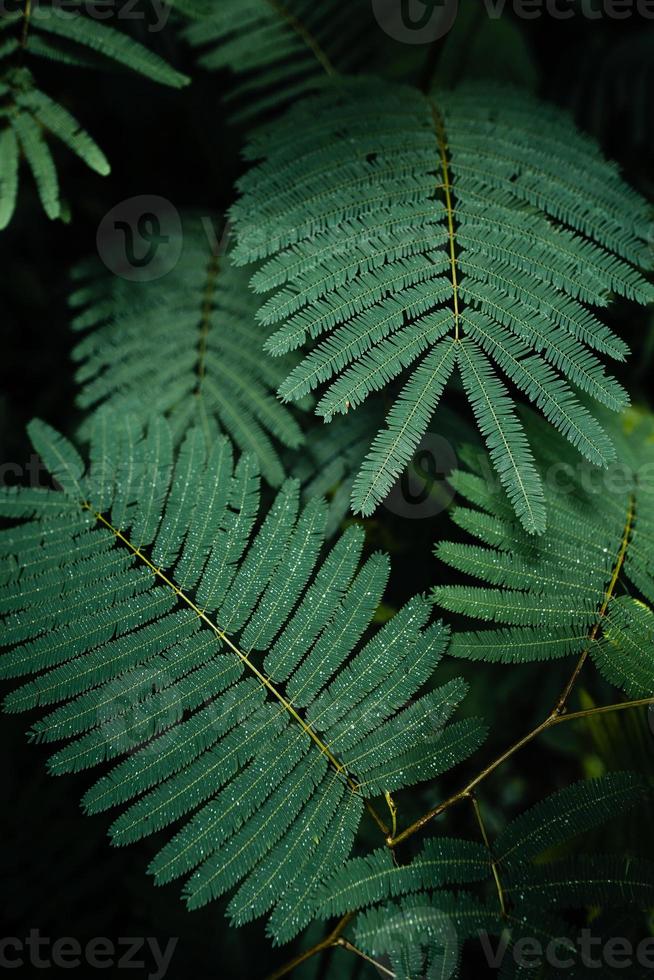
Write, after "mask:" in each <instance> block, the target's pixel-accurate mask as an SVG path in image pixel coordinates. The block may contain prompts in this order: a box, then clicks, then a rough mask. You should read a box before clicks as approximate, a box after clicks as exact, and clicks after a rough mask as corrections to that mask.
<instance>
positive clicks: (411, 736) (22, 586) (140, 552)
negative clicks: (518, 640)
mask: <svg viewBox="0 0 654 980" xmlns="http://www.w3.org/2000/svg"><path fill="white" fill-rule="evenodd" d="M30 435H31V438H32V441H33V445H34V448H35V450H36V451H37V452H38V453H39V455H40V456H41V458H42V460H43V462H44V464H45V465H46V467H47V468H48V469H49V471H50V473H51V474H52V476H53V477H54V478H55V479H56V483H57V487H58V489H55V490H51V491H35V490H32V489H25V490H15V489H14V490H3V491H2V493H0V513H1V514H2V515H3V516H6V517H9V518H11V519H12V520H13V523H12V524H11V526H10V527H8V528H6V529H4V530H2V531H0V553H1V555H2V559H3V563H5V565H6V567H7V569H8V575H7V576H6V577H5V579H4V580H3V583H2V584H1V585H0V610H1V611H2V613H3V614H4V621H3V626H4V638H5V641H6V644H7V646H8V650H7V652H6V653H4V654H3V655H2V657H0V673H1V674H2V675H3V676H5V677H16V678H22V683H21V684H20V685H19V686H17V687H15V688H14V689H13V690H12V691H11V692H10V693H9V694H8V696H7V698H6V701H5V707H6V709H7V710H9V711H19V710H25V709H27V708H32V707H38V706H40V707H42V708H44V709H45V711H44V712H42V714H41V717H40V718H39V719H37V720H36V721H34V722H33V724H32V727H31V731H30V735H31V737H32V738H34V739H36V740H39V741H42V742H47V743H55V742H56V743H61V742H62V741H65V744H63V745H61V744H60V745H57V747H56V749H55V751H54V753H53V755H52V756H51V758H50V762H49V767H50V769H51V771H52V772H53V773H65V772H76V771H79V770H81V769H84V768H88V767H91V766H94V765H96V764H98V763H100V764H102V763H106V762H107V761H111V762H112V766H111V767H110V768H108V769H105V772H104V774H102V775H101V776H100V778H99V779H98V780H97V781H96V782H95V783H94V784H93V785H91V787H90V788H89V789H88V790H87V792H86V793H85V796H84V799H83V806H84V809H85V810H86V811H87V812H89V813H100V812H104V811H106V810H108V809H112V808H114V807H117V806H120V807H121V809H120V811H119V813H118V815H117V816H116V817H115V818H114V821H113V824H112V827H111V835H112V839H113V842H114V843H116V844H126V843H129V842H131V841H136V840H139V839H141V838H142V837H143V836H146V835H148V834H151V833H155V832H159V831H163V830H167V828H171V829H170V831H168V833H167V843H164V844H163V847H162V848H161V849H160V851H159V852H158V853H157V855H155V857H154V859H153V861H152V864H151V871H152V873H153V874H154V875H155V878H156V880H157V881H158V882H161V883H163V882H166V881H171V880H173V879H175V878H177V877H180V876H184V877H185V878H186V883H185V885H184V895H185V898H186V900H187V903H188V905H189V907H190V908H197V907H199V906H201V905H204V904H205V903H206V902H208V901H210V900H212V899H215V898H217V897H218V896H220V895H222V894H223V893H225V892H227V891H232V890H233V889H234V888H236V891H235V893H234V895H233V897H232V899H231V901H230V904H229V907H228V913H229V915H230V917H231V918H232V920H233V921H234V922H244V921H248V920H249V919H251V918H253V917H257V916H259V915H263V914H265V913H267V912H269V911H271V910H272V916H271V919H270V926H269V928H270V932H271V935H272V936H273V937H274V938H275V940H276V941H278V942H286V941H288V940H289V939H291V938H293V936H294V935H296V933H297V932H298V931H299V930H300V929H301V928H303V927H304V926H305V925H306V924H307V922H308V921H309V919H310V918H311V916H312V914H313V909H314V904H312V903H313V901H314V900H313V896H314V893H315V892H316V890H317V889H318V887H319V886H320V884H321V882H322V881H323V880H324V879H325V878H327V877H329V876H330V875H333V874H334V872H335V871H336V870H337V869H338V868H339V867H341V866H342V865H343V864H344V863H345V861H346V860H347V858H348V856H349V854H350V852H351V849H352V846H353V843H354V840H355V837H356V835H357V831H358V828H359V824H360V822H361V818H362V815H363V813H364V810H365V807H366V805H370V800H371V799H372V798H373V797H375V796H377V795H380V794H381V793H383V792H384V791H385V790H386V789H387V788H388V789H391V788H392V789H395V788H401V787H406V786H411V785H414V784H415V783H416V782H419V781H421V780H424V779H428V778H430V777H431V776H432V775H433V774H434V772H436V771H438V772H442V771H445V770H446V769H448V768H450V767H451V766H452V765H454V764H455V763H456V762H457V761H459V760H460V759H462V758H464V757H465V756H466V755H468V754H469V753H470V752H472V751H474V749H475V748H477V747H478V745H479V743H480V742H481V740H482V738H483V727H482V726H481V725H480V723H479V722H478V721H476V720H474V719H472V720H470V719H468V720H466V721H464V722H458V723H453V724H449V721H450V718H451V716H452V714H453V713H454V711H455V709H456V707H457V705H458V704H459V703H460V702H461V700H462V699H463V697H464V696H465V693H466V690H467V689H466V686H465V685H464V684H463V683H462V682H460V681H458V680H451V681H449V682H448V683H446V684H443V685H442V686H441V687H440V688H435V689H433V690H432V689H430V691H429V692H428V693H427V694H423V695H422V696H419V692H420V691H421V689H422V688H423V686H424V685H425V684H426V683H427V682H428V681H430V679H431V676H432V674H433V672H434V670H435V668H436V666H437V665H438V663H439V661H440V659H441V658H442V656H443V653H444V650H445V648H446V646H447V641H448V631H447V629H446V628H445V627H444V626H443V625H442V623H434V624H431V625H429V623H428V620H429V613H430V603H429V601H428V600H427V599H426V598H424V597H418V598H416V599H414V600H411V601H410V602H408V603H407V604H406V605H405V606H404V607H403V608H402V609H400V610H399V611H398V612H397V614H396V615H395V616H394V617H393V618H391V619H390V620H389V621H388V622H387V623H385V625H384V626H383V627H382V628H381V629H378V630H377V631H376V632H374V631H372V630H371V621H372V619H373V616H374V614H375V611H376V608H377V606H378V604H379V601H380V599H381V596H382V594H383V590H384V586H385V584H386V580H387V576H388V562H387V560H386V559H385V558H384V557H382V556H381V555H379V554H375V555H372V556H370V557H369V558H368V560H367V561H366V563H365V564H364V565H363V566H362V567H360V568H359V564H360V557H361V551H362V545H363V536H362V533H361V531H360V529H359V528H356V527H353V528H351V529H350V530H349V531H348V532H346V534H345V535H344V536H343V537H342V538H341V539H340V540H337V541H336V542H335V543H334V545H333V547H332V549H331V551H330V552H329V554H328V555H327V556H326V557H324V558H323V557H322V555H321V549H322V545H323V543H324V530H325V520H326V507H325V505H324V502H322V501H321V500H320V499H318V498H314V499H313V500H312V501H311V502H310V503H309V504H308V505H306V506H305V507H304V508H300V507H299V487H298V484H297V482H295V481H287V482H286V483H284V484H283V486H282V488H281V489H280V491H279V493H278V495H277V497H276V500H275V501H274V503H273V505H272V507H271V508H270V509H269V511H268V514H267V516H266V517H265V519H264V520H263V521H262V522H259V520H258V510H259V502H260V500H259V479H258V474H257V468H256V465H255V463H254V461H253V460H252V458H249V457H247V456H242V457H241V459H240V460H239V462H238V463H237V464H236V465H234V460H233V455H232V449H231V445H230V444H229V442H228V440H227V439H226V438H224V437H216V436H215V433H213V432H212V433H211V436H212V438H211V441H210V442H209V443H207V441H206V439H205V432H204V430H203V429H201V428H189V429H188V431H187V433H186V435H185V437H184V439H183V441H182V442H181V444H180V445H178V446H177V447H176V448H174V441H173V438H172V435H171V432H170V430H169V426H168V423H167V422H166V420H165V419H164V418H163V417H161V416H155V417H153V418H152V419H150V421H149V422H148V423H147V426H146V428H145V429H144V428H143V424H142V421H141V418H140V417H139V416H138V415H137V416H134V415H130V414H128V413H125V412H121V413H116V412H114V411H112V410H111V409H108V408H104V409H103V410H102V411H101V412H98V413H97V414H96V415H95V417H94V420H93V425H92V427H91V445H90V452H89V458H90V466H89V467H88V468H87V467H86V465H85V463H84V462H83V460H82V458H81V457H80V456H79V454H78V453H77V450H76V449H75V448H74V447H73V446H72V445H71V443H69V442H68V441H67V440H66V439H64V438H63V437H62V436H60V435H59V434H58V433H56V432H55V431H54V430H53V429H51V428H50V427H49V426H47V425H46V424H45V423H43V422H40V421H35V422H33V423H32V424H31V426H30ZM364 634H365V639H363V640H362V638H363V637H364ZM34 675H36V676H34ZM417 695H418V696H417ZM462 729H463V730H462ZM392 758H396V759H397V761H398V765H397V767H396V771H395V772H393V773H389V775H388V779H386V776H385V775H384V774H383V773H382V772H381V771H380V769H381V767H382V766H383V764H388V762H390V761H391V759H392ZM377 819H379V818H377ZM453 873H455V874H457V873H458V872H453ZM462 873H463V874H466V872H462Z"/></svg>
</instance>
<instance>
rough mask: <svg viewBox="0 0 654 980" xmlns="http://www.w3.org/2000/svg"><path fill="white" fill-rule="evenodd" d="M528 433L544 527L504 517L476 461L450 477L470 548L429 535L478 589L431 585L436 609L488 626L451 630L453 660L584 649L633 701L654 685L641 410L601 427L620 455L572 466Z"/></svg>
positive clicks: (566, 456)
mask: <svg viewBox="0 0 654 980" xmlns="http://www.w3.org/2000/svg"><path fill="white" fill-rule="evenodd" d="M528 431H529V432H530V433H532V434H533V437H534V440H535V441H536V442H537V444H538V447H539V450H538V457H537V458H538V461H539V463H540V466H541V469H542V471H543V473H544V474H546V477H547V479H546V501H547V507H548V510H549V511H550V513H551V514H552V523H551V526H550V528H549V530H548V532H547V535H546V536H545V537H543V538H539V539H534V538H533V537H531V536H529V535H527V534H526V533H525V532H524V530H523V529H522V528H521V527H520V526H519V524H518V522H517V521H516V520H515V517H514V516H513V514H512V512H511V510H510V508H509V507H508V505H507V503H506V501H505V500H504V499H503V497H502V495H501V494H498V491H497V485H496V484H495V483H494V482H493V481H492V480H491V479H489V474H488V472H487V471H486V470H485V468H484V461H483V459H482V458H481V457H479V456H475V455H474V454H469V453H468V454H466V455H467V458H468V463H469V464H470V465H469V468H468V469H465V470H461V471H460V472H458V473H457V474H456V475H455V476H454V477H453V481H452V482H453V483H454V486H455V487H456V490H457V492H458V494H459V495H460V496H461V497H462V498H464V500H465V501H466V503H467V504H468V506H464V505H461V506H458V507H457V508H456V509H455V510H454V512H453V515H452V516H453V520H454V521H455V522H456V523H457V524H458V525H459V527H461V528H462V529H463V530H464V531H466V532H468V533H469V534H470V535H472V537H474V538H476V539H477V542H478V543H475V544H468V543H454V542H448V541H442V542H440V543H439V544H438V545H437V547H436V554H437V556H438V557H439V558H440V559H441V560H443V561H445V562H447V564H448V565H450V566H451V567H452V568H455V569H457V570H458V571H460V572H463V573H465V574H467V575H470V576H473V577H474V578H476V579H478V580H480V581H481V582H483V583H484V584H483V585H480V586H477V585H467V584H466V585H442V586H439V587H437V588H436V589H435V591H434V598H435V600H436V602H437V603H438V605H439V606H441V607H443V608H445V609H448V610H450V611H451V612H456V613H461V614H464V615H466V616H469V617H471V618H474V619H477V620H483V621H485V622H486V623H489V624H499V628H488V629H484V630H481V631H478V632H470V633H468V632H457V633H456V636H455V638H454V640H453V643H452V646H451V652H452V654H453V655H454V656H458V657H466V658H470V659H473V660H488V661H495V662H503V663H522V662H525V661H528V660H550V659H553V658H557V657H565V656H568V655H572V654H577V655H580V654H582V653H583V652H584V651H587V652H588V653H589V655H590V657H591V658H592V659H593V660H594V662H595V664H596V665H597V667H598V669H599V670H600V671H601V672H602V673H603V674H604V676H605V677H606V678H607V679H608V680H609V681H610V682H611V683H613V684H615V685H616V686H618V687H620V688H622V689H623V690H624V691H625V692H626V693H627V694H629V695H631V696H633V697H639V696H643V697H646V696H649V695H651V694H652V692H653V690H654V680H653V678H654V645H653V642H652V640H653V637H654V612H653V611H652V604H653V603H654V558H653V554H654V552H653V550H652V540H653V539H654V526H653V523H652V521H653V517H652V515H653V514H654V506H653V505H654V483H653V482H652V473H653V472H654V442H653V441H652V420H651V418H650V417H649V416H639V415H637V414H636V413H635V412H631V413H628V414H627V415H626V416H625V417H624V418H623V419H622V420H620V421H619V422H618V423H617V424H613V426H612V427H611V433H612V436H613V439H614V441H615V443H616V445H617V446H618V448H619V460H620V461H619V462H618V463H615V464H613V465H612V467H611V468H610V469H609V470H607V471H604V472H602V471H599V472H597V471H593V470H592V469H590V468H589V467H585V466H583V465H579V464H578V462H577V461H576V460H575V459H574V457H573V456H572V455H571V454H570V453H569V452H566V446H565V444H564V443H563V442H562V441H561V440H560V439H559V438H556V437H553V436H552V435H551V433H549V432H548V431H547V430H546V428H545V427H544V426H543V425H542V423H539V422H538V420H536V419H535V418H533V417H532V418H530V420H529V423H528Z"/></svg>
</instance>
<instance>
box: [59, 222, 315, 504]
mask: <svg viewBox="0 0 654 980" xmlns="http://www.w3.org/2000/svg"><path fill="white" fill-rule="evenodd" d="M170 256H178V258H177V259H176V261H175V263H174V265H173V267H172V268H168V262H169V257H170ZM162 263H163V264H164V265H163V266H162V268H161V269H159V265H160V264H162ZM137 271H138V270H137ZM128 272H129V273H130V276H131V277H132V278H126V277H122V276H120V275H117V276H116V275H110V274H108V272H107V269H106V268H105V267H104V265H102V264H101V263H100V262H98V261H97V260H96V261H91V262H86V263H83V264H82V265H80V266H79V267H78V268H77V269H76V270H75V279H76V280H77V288H76V290H75V292H74V293H73V295H72V296H71V300H70V302H71V305H72V306H73V307H74V308H75V310H76V315H75V318H74V320H73V323H72V326H73V329H74V330H75V331H76V332H80V333H81V332H84V333H85V335H84V336H83V338H82V339H81V340H80V341H79V342H78V344H77V345H76V347H75V348H74V351H73V357H74V359H75V361H77V362H78V363H79V367H78V370H77V380H78V382H79V383H80V385H81V391H80V394H79V396H78V399H77V401H78V404H79V406H80V407H81V408H84V409H87V410H90V415H89V417H88V420H87V422H86V423H85V425H84V429H83V431H85V432H87V433H88V431H89V429H90V426H91V424H92V418H93V412H95V411H97V410H98V408H99V407H101V406H102V405H105V404H109V405H111V406H112V407H113V408H114V409H116V410H117V411H126V410H129V411H131V412H134V413H137V414H138V415H139V416H140V418H141V419H142V420H145V419H146V418H147V417H148V416H149V415H150V414H152V412H160V413H162V414H165V415H166V416H167V417H168V419H169V421H170V425H171V428H172V431H173V436H174V439H175V441H178V440H179V439H180V438H181V437H182V436H183V435H184V433H185V432H186V431H187V430H188V429H189V428H190V427H192V426H198V427H204V428H205V431H206V428H207V426H208V425H209V424H210V423H211V422H213V421H216V422H218V424H219V425H220V428H221V430H222V431H224V432H226V433H227V434H228V435H229V436H230V438H231V439H232V440H233V441H234V442H235V443H236V445H237V446H238V447H239V448H240V449H241V450H243V451H244V452H251V453H254V454H256V456H257V458H258V460H259V464H260V467H261V471H262V474H263V475H264V477H265V479H266V480H267V481H268V482H269V483H271V484H273V485H274V486H279V484H280V483H281V482H282V479H283V477H284V469H283V465H282V461H281V458H280V452H279V444H281V445H282V446H286V447H289V448H297V447H298V446H300V444H301V443H302V442H303V436H302V432H301V430H300V427H299V425H298V423H297V421H296V420H295V418H294V416H293V414H292V413H291V412H290V411H289V409H287V408H286V407H284V406H283V405H281V404H280V403H279V401H278V400H277V398H276V397H275V394H274V392H275V389H276V387H277V385H278V384H279V383H280V382H281V380H282V379H283V377H284V373H285V371H286V370H288V369H289V367H291V366H292V361H293V359H292V358H291V363H290V364H289V361H288V359H287V360H286V362H284V361H282V362H281V363H280V364H274V363H271V362H270V361H268V360H267V359H266V358H263V357H262V356H261V345H262V343H263V333H262V329H261V327H260V325H259V324H258V323H257V322H256V319H255V313H256V310H257V309H258V306H259V303H258V300H257V298H256V297H255V296H253V295H252V293H251V292H250V291H249V290H248V286H247V275H246V274H244V273H243V271H242V270H239V269H236V268H234V266H233V265H232V264H231V262H230V260H229V257H228V256H227V255H225V254H223V251H222V249H221V248H220V245H219V243H218V242H217V241H216V240H215V229H214V228H213V226H212V224H211V222H209V221H208V219H207V220H205V221H204V222H202V221H201V220H200V219H199V218H197V217H196V216H193V215H185V216H184V220H183V222H182V226H181V227H180V229H179V231H178V232H174V231H172V230H170V231H169V232H168V238H167V242H166V247H165V249H162V250H161V254H160V256H159V257H157V256H155V258H154V259H153V261H152V262H151V263H150V264H149V265H148V266H147V269H146V273H147V274H146V276H145V277H143V278H142V280H141V281H139V277H138V275H135V273H134V270H133V269H131V268H130V269H129V270H128Z"/></svg>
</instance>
